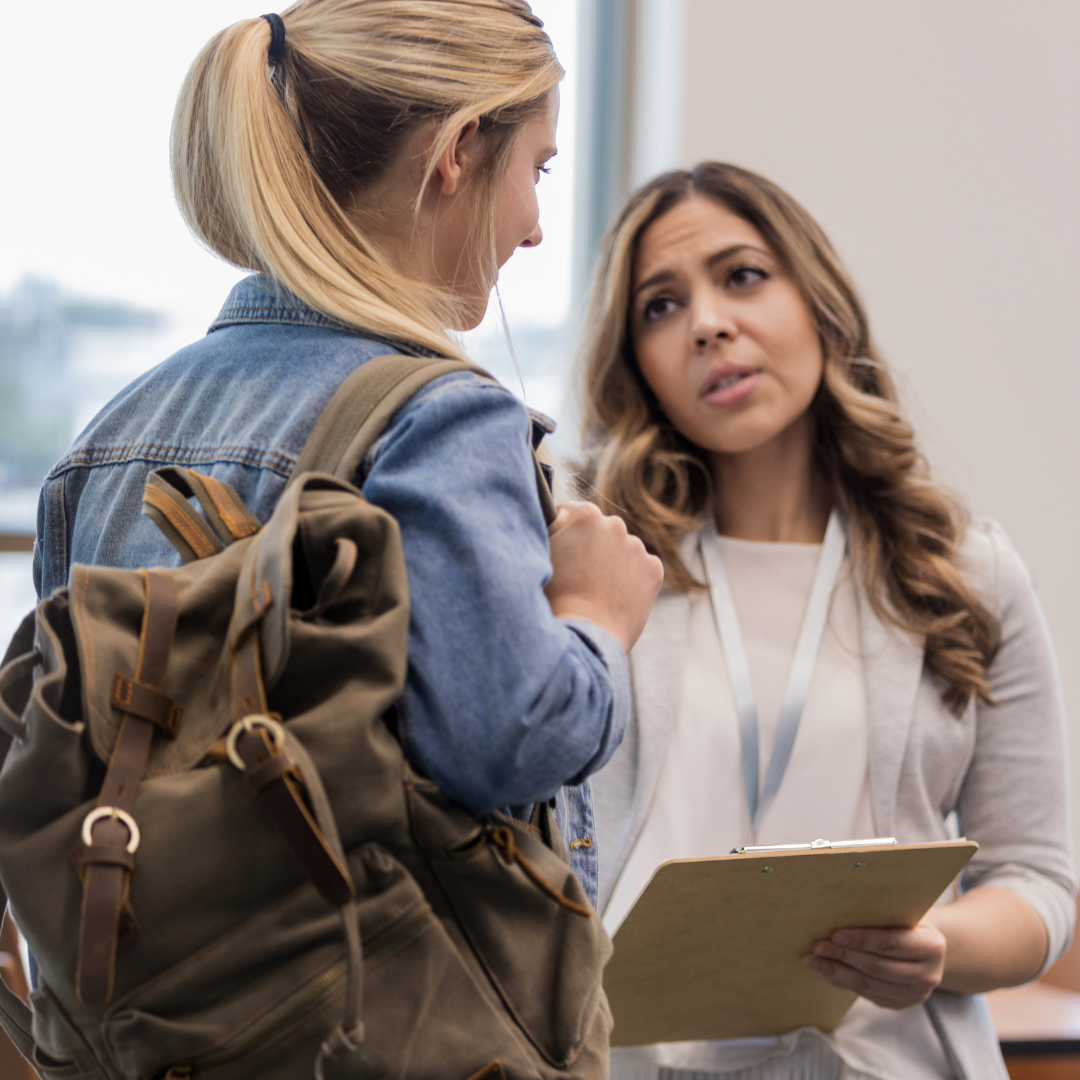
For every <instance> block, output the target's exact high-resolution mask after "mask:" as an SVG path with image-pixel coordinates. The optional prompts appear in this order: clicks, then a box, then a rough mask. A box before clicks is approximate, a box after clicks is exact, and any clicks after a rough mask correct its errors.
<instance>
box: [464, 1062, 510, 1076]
mask: <svg viewBox="0 0 1080 1080" xmlns="http://www.w3.org/2000/svg"><path fill="white" fill-rule="evenodd" d="M468 1080H506V1071H505V1070H504V1069H503V1067H502V1063H501V1062H498V1061H493V1062H491V1064H490V1065H485V1066H484V1067H483V1068H482V1069H481V1070H480V1071H479V1072H474V1073H473V1074H472V1076H470V1077H469V1078H468Z"/></svg>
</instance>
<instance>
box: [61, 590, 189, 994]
mask: <svg viewBox="0 0 1080 1080" xmlns="http://www.w3.org/2000/svg"><path fill="white" fill-rule="evenodd" d="M142 575H143V580H144V582H145V586H146V606H145V608H144V609H143V623H142V631H141V633H140V635H139V657H138V660H137V661H136V665H135V682H137V683H139V684H141V685H142V686H144V687H147V688H149V689H150V690H152V691H155V692H157V693H158V694H161V691H162V686H163V684H164V681H165V669H166V667H167V665H168V661H169V651H170V649H171V648H172V643H173V637H174V635H175V633H176V620H177V618H178V615H179V597H178V595H177V589H176V581H175V579H174V578H173V577H172V575H171V574H169V573H166V572H163V571H159V570H143V571H142ZM162 696H164V695H162ZM154 731H155V727H154V725H153V724H152V723H150V722H149V721H148V720H146V719H144V718H142V717H140V716H138V715H136V714H135V713H133V712H125V713H124V716H123V719H122V720H121V721H120V730H119V731H118V732H117V735H116V742H115V743H114V745H113V750H112V754H111V755H110V757H109V765H108V768H107V769H106V772H105V781H104V783H103V784H102V785H101V792H100V794H99V795H98V800H97V806H98V807H112V808H115V809H117V810H124V811H126V812H128V813H130V812H131V811H132V809H133V808H134V806H135V800H136V798H137V796H138V794H139V787H140V785H141V784H142V778H143V773H145V771H146V762H147V759H148V758H149V755H150V743H151V741H152V740H153V737H154ZM91 841H92V842H91V843H90V844H89V845H84V846H83V848H82V850H81V852H80V856H81V861H82V864H83V866H84V867H85V874H84V876H83V897H82V911H81V914H80V918H79V958H78V964H77V967H76V973H75V979H76V993H77V995H78V997H79V1000H80V1001H81V1002H83V1004H84V1005H87V1006H89V1007H90V1008H101V1007H103V1006H105V1005H107V1004H108V1003H109V1001H110V1000H111V999H112V992H113V979H114V974H115V970H116V949H117V945H118V941H119V936H120V923H121V914H122V913H123V911H124V909H125V907H126V905H127V899H128V887H129V883H130V880H131V869H132V867H133V865H134V860H133V853H129V852H128V850H127V849H128V846H129V844H130V843H131V842H132V837H131V836H130V834H129V832H128V827H127V826H126V825H125V824H124V823H123V822H122V821H121V820H118V819H117V818H116V817H115V816H113V817H106V818H102V819H101V820H99V821H97V822H96V823H95V824H94V826H93V830H92V833H91ZM132 925H134V923H133V922H132Z"/></svg>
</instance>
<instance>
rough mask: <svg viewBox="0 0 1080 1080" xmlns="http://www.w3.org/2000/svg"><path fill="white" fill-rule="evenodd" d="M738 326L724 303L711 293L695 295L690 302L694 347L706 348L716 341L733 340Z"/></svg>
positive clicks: (736, 335)
mask: <svg viewBox="0 0 1080 1080" xmlns="http://www.w3.org/2000/svg"><path fill="white" fill-rule="evenodd" d="M738 334H739V328H738V325H737V324H736V322H735V319H734V318H733V317H732V315H731V312H730V311H729V310H728V307H727V305H726V304H724V303H723V301H722V300H720V299H719V298H718V297H716V296H714V295H712V294H711V290H710V294H709V295H706V296H700V297H695V298H694V300H693V301H692V304H691V319H690V335H691V337H692V339H693V343H694V348H696V349H706V348H708V347H709V346H710V345H714V344H715V343H716V342H718V341H733V340H734V339H735V338H736V337H738Z"/></svg>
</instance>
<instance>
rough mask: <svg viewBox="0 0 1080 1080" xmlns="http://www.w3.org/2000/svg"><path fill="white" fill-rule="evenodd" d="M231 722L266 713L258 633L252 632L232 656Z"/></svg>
mask: <svg viewBox="0 0 1080 1080" xmlns="http://www.w3.org/2000/svg"><path fill="white" fill-rule="evenodd" d="M230 690H231V694H232V701H231V709H232V718H233V720H243V719H244V717H245V716H251V714H252V713H265V712H266V691H265V690H264V689H263V681H262V659H261V657H260V656H259V633H258V631H257V630H252V631H251V632H250V633H249V634H248V636H247V637H246V638H245V639H244V641H243V644H242V645H241V646H240V648H239V649H237V650H236V653H235V654H234V656H233V660H232V678H231V687H230Z"/></svg>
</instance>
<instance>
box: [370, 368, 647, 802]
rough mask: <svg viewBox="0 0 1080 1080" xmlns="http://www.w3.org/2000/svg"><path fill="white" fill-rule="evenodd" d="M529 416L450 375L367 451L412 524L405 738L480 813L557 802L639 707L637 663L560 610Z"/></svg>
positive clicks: (467, 378)
mask: <svg viewBox="0 0 1080 1080" xmlns="http://www.w3.org/2000/svg"><path fill="white" fill-rule="evenodd" d="M529 433H530V425H529V420H528V417H527V414H526V413H525V411H524V409H523V408H522V406H521V404H520V403H519V402H518V401H517V400H516V399H515V398H514V397H513V395H512V394H510V393H509V392H508V391H506V390H504V389H503V388H501V387H498V386H495V385H492V384H489V383H486V382H483V381H481V380H479V379H478V378H476V377H475V376H473V375H470V374H466V373H462V374H461V375H456V374H455V375H451V376H446V377H445V378H442V379H439V380H437V381H436V382H434V383H432V384H431V386H429V387H428V388H427V389H425V390H424V391H422V392H421V393H420V394H418V395H417V396H416V397H415V398H414V399H413V400H412V401H411V402H410V403H409V404H408V405H406V406H405V407H404V408H403V409H402V410H401V411H400V412H399V413H398V414H397V416H396V417H395V418H394V419H393V421H392V422H391V425H390V427H389V428H388V429H387V432H386V433H385V434H384V435H383V437H382V439H380V440H379V442H377V443H376V444H375V446H373V447H372V449H371V451H369V454H368V457H367V459H366V460H365V463H364V467H365V470H366V475H364V476H363V477H362V481H363V488H364V494H365V496H366V497H367V498H368V499H369V500H370V501H371V502H372V503H374V504H375V505H378V506H381V507H383V508H384V509H386V510H387V511H389V512H390V513H391V514H393V516H394V517H395V518H396V519H397V521H398V524H399V525H400V527H401V536H402V542H403V546H404V550H405V562H406V567H407V570H408V575H409V592H410V602H411V614H410V628H409V676H408V682H407V686H406V693H405V708H404V710H403V713H404V716H403V718H402V723H401V728H402V730H401V732H400V734H401V738H402V742H403V744H404V746H405V748H406V751H407V753H408V754H409V756H410V757H411V758H412V760H413V761H414V763H415V764H417V765H419V766H420V767H421V768H422V769H423V770H424V771H425V772H426V773H427V774H428V775H429V776H430V777H431V778H432V779H433V780H434V781H435V782H436V783H438V784H439V786H440V787H441V788H442V789H443V790H444V791H445V792H446V793H447V794H448V795H450V796H452V797H453V798H455V799H457V800H458V801H459V802H461V803H462V804H463V805H465V806H467V807H468V808H469V809H470V810H472V811H473V812H474V813H477V814H480V813H484V812H486V811H488V810H491V809H493V808H495V807H498V806H509V805H520V804H525V803H531V802H537V801H539V800H542V799H549V798H551V797H553V796H554V795H555V794H556V792H557V791H558V790H559V788H560V787H561V786H562V785H563V784H580V783H582V781H583V780H584V779H585V778H586V777H587V776H588V775H589V774H590V773H592V772H594V771H595V770H597V769H599V768H600V767H601V766H602V765H603V764H604V763H605V762H606V761H607V760H608V758H609V757H610V756H611V754H612V753H613V751H614V750H615V747H616V746H617V745H618V743H619V741H620V740H621V738H622V735H623V732H624V730H625V728H626V724H627V720H628V718H629V711H630V688H629V679H628V674H627V665H626V659H625V656H624V654H623V651H622V648H621V646H620V645H619V643H618V642H617V641H616V640H615V638H614V637H612V635H610V634H609V633H607V632H606V631H604V630H602V629H601V628H600V627H598V626H595V625H593V624H592V623H587V622H580V621H574V622H569V621H561V620H559V619H556V618H555V617H554V616H553V615H552V612H551V608H550V607H549V605H548V602H547V599H546V598H545V596H544V593H543V587H544V585H545V584H546V583H547V581H548V579H549V578H550V576H551V562H550V558H549V551H548V541H547V529H546V527H545V523H544V518H543V514H542V513H541V510H540V505H539V500H538V499H537V496H536V486H535V485H536V480H535V472H534V466H533V463H532V457H531V449H530V442H529Z"/></svg>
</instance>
